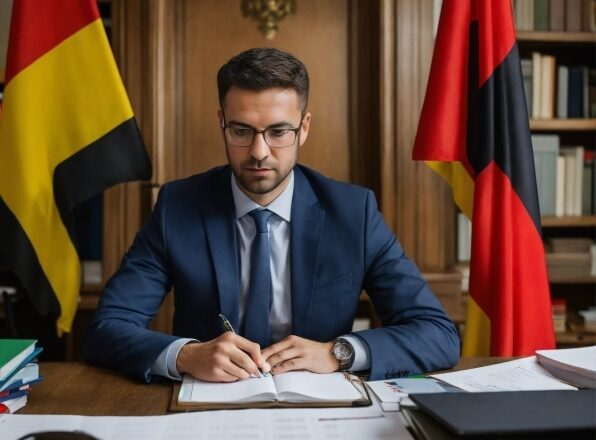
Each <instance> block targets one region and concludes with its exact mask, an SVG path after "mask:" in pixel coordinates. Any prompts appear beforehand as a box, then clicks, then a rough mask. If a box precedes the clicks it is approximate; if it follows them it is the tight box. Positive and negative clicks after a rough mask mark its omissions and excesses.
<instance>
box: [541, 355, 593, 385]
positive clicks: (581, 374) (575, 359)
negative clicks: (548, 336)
mask: <svg viewBox="0 0 596 440" xmlns="http://www.w3.org/2000/svg"><path fill="white" fill-rule="evenodd" d="M536 359H537V360H538V362H539V363H540V365H542V366H543V367H544V368H545V369H547V370H548V371H549V372H550V373H551V374H552V375H553V376H555V377H556V378H558V379H560V380H562V381H565V382H567V383H570V384H572V385H575V386H577V387H582V388H596V345H594V346H591V347H581V348H568V349H565V350H537V351H536Z"/></svg>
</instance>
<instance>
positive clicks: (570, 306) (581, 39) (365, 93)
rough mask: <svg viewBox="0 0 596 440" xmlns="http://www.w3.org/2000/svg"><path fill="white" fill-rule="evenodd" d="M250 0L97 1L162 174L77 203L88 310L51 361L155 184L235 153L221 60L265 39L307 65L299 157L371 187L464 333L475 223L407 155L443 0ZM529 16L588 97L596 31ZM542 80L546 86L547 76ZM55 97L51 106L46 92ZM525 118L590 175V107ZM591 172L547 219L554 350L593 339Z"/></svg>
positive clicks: (366, 310) (524, 35)
mask: <svg viewBox="0 0 596 440" xmlns="http://www.w3.org/2000/svg"><path fill="white" fill-rule="evenodd" d="M523 1H524V0H518V2H523ZM526 1H527V2H533V0H526ZM243 3H252V2H241V1H239V0H111V1H110V0H100V1H98V4H99V7H100V12H101V14H102V16H103V17H104V24H105V26H106V31H107V32H108V35H109V38H110V42H111V45H112V49H113V52H114V55H115V57H116V61H117V63H118V67H119V69H120V73H121V75H122V78H123V80H124V83H125V85H126V88H127V91H128V94H129V97H130V99H131V102H132V105H133V109H134V111H135V114H136V118H137V122H138V124H139V128H140V130H141V132H142V135H143V138H144V141H145V145H146V147H147V150H148V152H149V154H150V157H151V159H152V163H153V178H152V180H151V181H150V182H135V183H129V184H123V185H118V186H117V187H114V188H111V189H109V190H108V191H106V192H105V193H104V194H103V195H101V196H100V197H98V198H96V199H95V200H93V201H90V203H89V204H88V205H87V206H85V207H82V208H81V210H80V212H78V213H77V214H78V216H79V217H80V219H81V220H80V221H81V227H80V229H79V230H80V237H79V240H80V248H81V249H79V250H80V252H81V257H82V259H83V267H84V277H83V281H82V286H81V295H80V302H79V310H78V313H77V316H76V318H75V323H74V327H73V332H72V333H71V334H69V335H67V336H66V337H65V338H63V339H62V340H60V341H55V342H54V343H53V345H51V347H49V348H52V347H53V349H51V350H48V351H49V352H50V353H52V356H53V357H54V358H57V359H68V360H70V359H79V358H80V354H79V346H80V341H81V337H82V334H83V332H84V330H85V328H86V326H87V324H88V322H89V320H90V317H91V315H92V313H93V310H94V309H95V307H96V305H97V302H98V299H99V296H100V294H101V289H102V286H103V284H104V283H105V281H106V280H107V279H108V278H109V277H110V276H111V274H112V273H114V271H115V270H116V268H117V267H118V265H119V262H120V259H121V258H122V256H123V254H124V253H125V251H126V249H127V248H128V246H129V245H130V243H131V241H132V239H133V237H134V234H135V233H136V231H137V230H138V229H139V227H140V226H141V225H142V223H143V221H144V219H145V218H146V217H147V215H148V213H149V212H150V210H151V206H152V204H153V202H154V201H155V198H156V195H157V191H158V190H159V187H160V185H162V184H163V183H165V182H168V181H170V180H173V179H178V178H182V177H185V176H189V175H191V174H195V173H198V172H202V171H205V170H208V169H210V168H212V167H214V166H217V165H221V164H223V163H225V162H226V156H225V151H224V146H223V142H222V140H221V136H220V133H219V129H218V124H217V109H218V99H217V89H216V81H215V77H216V72H217V69H218V68H219V67H220V66H221V65H222V64H223V63H225V61H226V60H228V59H229V58H230V57H231V56H233V55H235V54H237V53H238V52H240V51H242V50H244V49H247V48H250V47H262V46H273V47H278V48H281V49H284V50H287V51H289V52H292V53H293V54H295V55H296V56H297V57H298V58H299V59H301V60H302V61H303V62H304V63H305V64H306V66H307V68H308V69H309V73H310V76H311V93H310V100H309V110H310V111H311V113H312V115H313V116H312V124H311V133H310V135H309V139H308V141H307V143H306V144H305V145H304V147H302V150H301V152H300V156H299V160H300V162H302V163H304V164H306V165H308V166H311V167H313V168H315V169H317V170H319V171H321V172H322V173H323V174H325V175H327V176H330V177H333V178H335V179H338V180H342V181H349V182H353V183H357V184H361V185H364V186H367V187H369V188H371V189H373V190H374V192H375V194H376V196H377V199H378V201H379V204H380V207H381V210H382V212H383V214H384V216H385V219H386V221H387V223H388V224H389V226H390V227H391V228H392V229H393V231H394V232H395V233H396V234H397V237H398V238H399V240H400V241H401V243H402V245H403V247H404V249H405V251H406V253H407V254H408V256H409V257H410V258H412V259H413V260H414V261H415V262H416V263H417V264H418V266H419V267H420V269H421V270H422V272H423V273H424V275H425V277H426V278H427V279H428V281H429V282H430V284H431V286H432V288H433V290H434V292H435V293H436V294H437V296H438V297H439V299H440V300H441V302H442V303H443V305H444V306H445V308H446V310H447V311H448V313H449V315H450V316H451V318H452V319H453V320H454V321H455V322H456V323H457V324H459V326H460V329H461V330H462V331H465V317H466V290H467V279H468V276H469V271H468V261H467V259H469V252H466V249H467V248H469V233H470V232H469V226H467V225H466V223H465V222H463V221H462V220H461V217H458V209H457V208H456V206H455V204H454V202H453V197H452V194H451V190H450V188H449V187H448V185H447V184H445V183H444V182H443V181H442V180H441V179H440V178H439V177H438V176H437V175H436V174H435V173H433V172H432V171H431V170H430V169H429V168H428V167H427V166H426V165H425V164H424V163H421V162H415V161H413V160H412V158H411V152H412V145H413V142H414V136H415V134H416V130H417V126H418V118H419V115H420V111H421V107H422V103H423V100H424V95H425V91H426V82H427V78H428V73H429V70H430V64H431V59H432V53H433V46H434V33H435V27H436V23H437V20H438V15H439V11H440V3H441V2H440V0H365V1H362V0H295V2H293V3H295V5H296V9H295V12H294V13H290V14H287V16H285V17H283V19H281V20H279V22H278V23H277V31H276V32H275V34H274V35H273V38H272V39H268V38H267V36H266V35H264V33H263V32H262V31H261V30H259V28H258V27H259V23H258V21H257V20H255V19H253V18H252V17H247V16H243V10H242V8H241V4H243ZM288 3H292V2H288ZM580 3H581V2H580ZM546 4H548V2H546ZM591 4H592V5H593V2H591ZM10 8H11V1H10V0H2V2H0V74H1V75H0V84H1V81H2V78H3V77H4V70H3V69H4V63H5V59H6V46H7V39H8V27H9V22H10ZM516 12H517V7H516ZM535 12H536V11H535ZM516 18H518V19H519V16H516ZM525 18H527V17H525ZM534 24H535V22H534V21H532V23H531V26H530V25H529V24H528V23H524V25H523V27H524V28H525V30H520V25H521V23H519V22H518V26H517V27H518V44H519V48H520V54H521V57H522V58H523V59H533V54H534V53H539V54H542V55H548V56H553V57H554V60H555V62H556V65H559V63H560V65H565V66H581V67H582V68H583V67H586V68H587V72H588V77H589V80H588V85H587V86H586V87H587V89H586V90H588V92H587V93H588V98H587V99H588V102H589V104H591V105H592V106H593V105H594V104H593V102H594V101H596V98H595V97H594V96H593V93H594V91H593V90H594V88H596V84H594V83H596V79H594V77H595V76H596V75H595V74H594V68H595V48H596V38H595V33H594V29H591V30H585V29H582V28H581V27H580V29H578V30H573V29H571V28H569V29H566V28H563V29H561V30H558V31H554V30H553V29H544V30H540V29H541V28H540V27H536V26H534ZM549 25H550V24H549ZM544 31H548V32H547V33H546V34H545V32H544ZM545 35H546V36H545ZM534 58H535V57H534ZM526 76H528V75H526ZM529 78H530V79H531V78H532V72H530V74H529ZM554 81H555V82H556V79H555V80H554ZM553 87H555V85H553ZM0 90H1V89H0ZM555 90H556V89H555ZM540 93H541V94H544V93H547V92H545V91H544V90H543V89H540ZM555 94H556V91H555ZM47 105H48V108H47V110H48V111H52V104H51V103H47ZM530 115H531V116H533V117H532V118H531V120H530V127H531V129H532V132H533V134H540V135H547V136H551V139H554V138H553V137H552V136H553V135H555V137H557V139H558V142H559V143H560V146H569V147H577V146H581V147H582V149H583V150H582V151H583V153H586V152H587V153H589V154H585V156H584V157H582V158H581V165H580V166H581V167H582V169H583V170H584V172H585V174H586V175H588V174H589V175H590V176H593V175H594V165H593V152H594V148H595V134H596V115H595V114H594V113H593V110H591V109H590V108H589V109H588V113H587V114H583V115H582V116H581V117H579V118H562V117H559V116H558V115H557V114H556V112H555V113H554V114H551V115H546V117H545V116H544V115H540V114H538V115H533V114H532V112H531V111H530ZM561 151H562V150H561ZM557 154H558V153H555V155H557ZM590 160H591V162H590ZM590 170H591V171H590ZM590 173H591V174H590ZM588 182H589V180H588ZM593 182H594V180H593V177H592V180H591V183H588V187H587V188H589V189H584V191H585V192H587V191H591V193H590V194H591V195H592V196H591V197H592V202H590V203H592V205H591V208H590V209H589V210H588V211H584V210H582V211H581V212H580V213H579V214H578V213H572V212H569V213H568V212H564V214H563V215H562V216H556V215H549V216H543V234H544V238H545V246H546V248H547V251H548V252H549V253H550V254H556V253H557V252H558V253H559V254H565V255H563V256H561V255H558V256H555V257H553V258H550V260H549V277H550V281H551V295H552V297H553V298H556V301H553V304H554V305H555V306H556V307H558V308H557V310H556V311H557V312H558V313H559V315H560V310H561V309H562V310H563V312H562V313H563V318H562V319H563V324H562V325H561V317H560V316H559V322H558V328H557V343H558V346H559V347H571V346H582V345H592V344H596V333H595V331H594V323H593V322H592V323H591V324H590V323H588V322H587V321H584V319H583V318H582V315H581V314H580V311H584V310H588V309H590V307H594V305H595V304H596V299H595V294H594V290H595V287H596V276H595V273H594V272H593V271H592V272H590V269H591V268H593V266H594V260H595V259H596V257H595V256H594V251H592V255H591V256H590V247H592V248H593V247H594V246H593V243H594V235H595V231H596V215H595V212H594V201H593V197H594V196H593V194H594V183H593ZM539 184H540V183H539ZM582 185H583V183H582ZM584 188H585V187H584ZM539 190H540V187H539ZM578 191H579V188H576V191H575V192H576V193H577V192H578ZM588 200H589V199H588ZM571 214H573V215H571ZM458 218H459V221H458ZM553 244H554V246H555V250H554V251H553ZM561 245H563V248H562V250H561V248H560V246H561ZM565 246H567V247H565ZM569 246H571V248H569ZM574 246H575V247H574ZM586 249H587V250H586ZM553 261H554V262H555V263H553ZM561 261H562V262H561ZM528 264H531V262H528ZM0 268H1V270H0V285H2V286H10V287H15V288H16V294H15V295H13V296H11V297H10V299H9V300H10V301H11V302H13V301H14V302H15V307H14V308H15V310H16V311H17V313H16V317H17V322H16V327H17V328H16V331H17V332H18V333H20V334H19V335H18V336H21V337H36V338H41V337H43V335H41V334H38V335H36V334H31V332H33V333H35V332H42V329H41V327H39V326H38V325H33V324H31V322H30V321H31V319H28V317H29V318H30V317H31V314H30V310H28V309H26V308H24V309H19V305H18V302H19V301H23V298H22V297H23V294H22V292H20V291H19V290H20V288H19V283H18V280H16V279H15V278H14V277H13V276H11V274H10V272H9V271H8V270H7V269H6V267H5V265H4V264H2V263H1V262H0ZM570 268H571V269H570ZM11 292H12V291H11ZM5 298H9V297H8V296H5ZM4 309H5V307H4V305H3V306H2V308H1V310H2V314H1V315H0V317H1V318H2V321H0V332H3V333H2V334H6V333H7V332H8V331H9V329H8V326H7V325H5V324H6V319H5V313H4ZM172 313H173V305H172V301H171V296H170V297H169V300H167V301H166V302H165V303H164V304H163V306H162V310H161V312H160V314H159V316H158V317H157V318H156V320H155V321H154V322H153V326H154V328H156V329H160V330H163V331H171V316H172ZM359 315H360V319H358V321H357V322H356V323H355V325H356V326H360V327H362V326H375V325H379V322H378V320H377V318H376V316H375V314H374V310H373V309H372V305H371V303H370V302H369V301H368V300H367V298H366V295H365V294H364V293H363V296H362V301H361V310H360V313H359ZM556 323H557V322H556Z"/></svg>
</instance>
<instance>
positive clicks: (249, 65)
mask: <svg viewBox="0 0 596 440" xmlns="http://www.w3.org/2000/svg"><path fill="white" fill-rule="evenodd" d="M232 87H238V88H239V89H244V90H253V91H262V90H267V89H272V88H282V89H293V90H295V91H296V94H297V95H298V98H299V99H300V101H301V104H302V111H304V110H306V105H307V104H308V89H309V79H308V72H307V71H306V67H305V66H304V64H303V63H302V62H301V61H300V60H299V59H297V58H296V57H295V56H294V55H292V54H291V53H288V52H284V51H283V50H279V49H273V48H255V49H249V50H245V51H244V52H241V53H239V54H238V55H236V56H235V57H233V58H231V59H230V60H229V61H228V62H227V63H226V64H224V65H223V66H222V67H221V68H220V69H219V72H217V90H218V93H219V104H220V106H222V108H223V101H224V98H225V97H226V95H227V93H228V91H229V90H230V88H232Z"/></svg>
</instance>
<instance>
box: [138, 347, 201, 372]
mask: <svg viewBox="0 0 596 440" xmlns="http://www.w3.org/2000/svg"><path fill="white" fill-rule="evenodd" d="M189 342H198V341H197V340H196V339H190V338H181V339H176V340H175V341H174V342H172V343H171V344H170V345H168V346H167V347H166V348H164V349H163V350H162V352H161V353H160V354H159V356H157V359H155V362H153V365H152V366H151V370H149V372H150V373H151V374H156V375H158V376H163V377H167V378H168V379H174V380H180V379H182V376H181V375H180V374H179V373H178V370H177V369H176V360H177V359H178V353H179V352H180V349H181V348H182V347H183V346H184V345H186V344H188V343H189Z"/></svg>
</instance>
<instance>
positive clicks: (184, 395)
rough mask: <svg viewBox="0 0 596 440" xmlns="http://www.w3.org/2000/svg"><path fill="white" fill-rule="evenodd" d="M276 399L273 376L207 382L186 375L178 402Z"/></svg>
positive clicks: (261, 400)
mask: <svg viewBox="0 0 596 440" xmlns="http://www.w3.org/2000/svg"><path fill="white" fill-rule="evenodd" d="M274 400H276V393H275V385H274V383H273V380H272V378H271V376H265V377H255V378H250V379H246V380H239V381H237V382H230V383H218V382H205V381H202V380H198V379H195V378H194V377H191V376H188V375H185V376H184V379H183V380H182V385H181V386H180V393H179V394H178V403H229V402H267V401H274Z"/></svg>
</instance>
